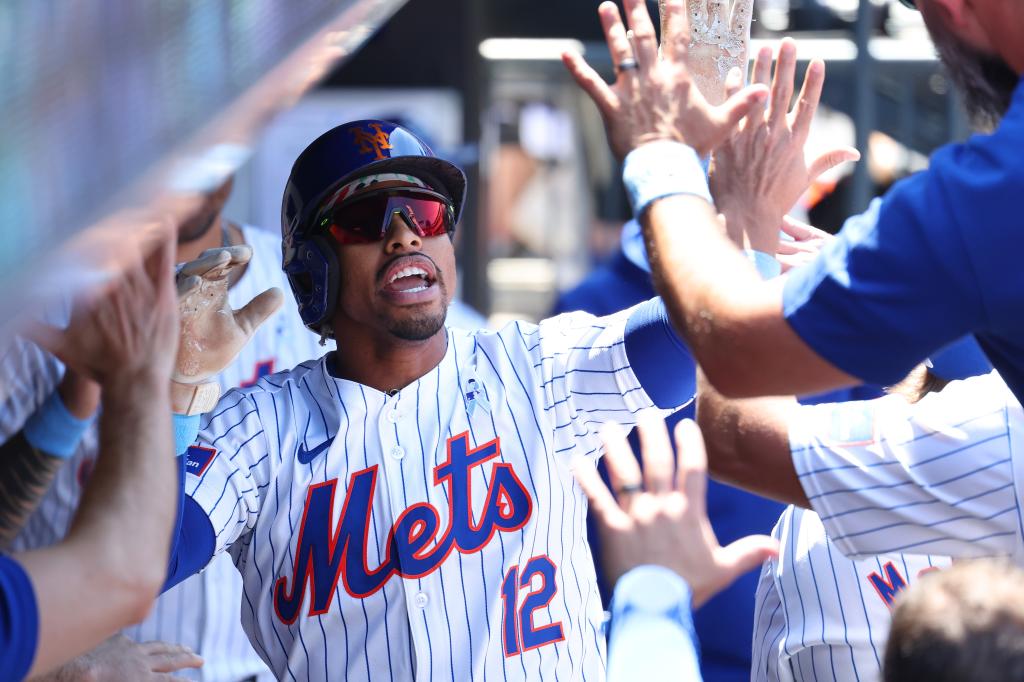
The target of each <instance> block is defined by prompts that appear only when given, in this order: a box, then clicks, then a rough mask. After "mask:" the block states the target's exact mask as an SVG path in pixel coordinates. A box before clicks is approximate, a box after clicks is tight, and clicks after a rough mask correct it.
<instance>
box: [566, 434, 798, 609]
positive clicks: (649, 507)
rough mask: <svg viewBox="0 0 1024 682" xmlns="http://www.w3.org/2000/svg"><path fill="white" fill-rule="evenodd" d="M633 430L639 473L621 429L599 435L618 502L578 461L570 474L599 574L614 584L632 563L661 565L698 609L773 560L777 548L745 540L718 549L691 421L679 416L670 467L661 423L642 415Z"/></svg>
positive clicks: (700, 448)
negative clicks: (596, 537) (590, 520)
mask: <svg viewBox="0 0 1024 682" xmlns="http://www.w3.org/2000/svg"><path fill="white" fill-rule="evenodd" d="M637 428H638V429H639V431H640V445H641V447H642V448H643V454H642V456H643V462H644V469H643V472H642V473H641V471H640V467H639V465H638V464H637V461H636V458H635V457H633V452H632V451H631V450H630V447H629V443H628V442H627V441H626V436H625V434H624V433H623V432H622V429H620V428H617V427H616V425H609V426H607V427H605V429H604V430H603V431H602V434H601V438H602V440H603V441H604V445H605V458H606V461H607V462H608V473H609V474H610V477H611V481H612V487H614V488H615V489H616V494H617V496H618V500H616V498H615V497H614V496H613V495H612V493H611V491H609V490H608V488H607V486H605V484H604V481H602V480H601V477H600V475H599V474H598V473H597V470H596V469H595V468H594V467H593V465H592V464H590V463H589V462H581V463H580V464H579V465H578V466H577V467H576V468H575V470H574V472H575V475H576V480H577V481H579V484H580V487H582V488H583V491H584V492H585V493H586V494H587V497H588V498H590V512H591V513H592V514H593V515H594V516H595V518H596V519H597V523H598V528H599V530H600V533H601V541H602V543H603V544H604V547H605V552H604V559H605V570H606V571H607V572H608V574H609V576H610V577H611V578H612V579H613V580H618V579H619V578H620V577H621V576H622V575H623V574H625V573H626V572H627V571H629V570H630V569H632V568H635V567H636V566H641V565H646V564H655V565H659V566H666V567H668V568H670V569H672V570H673V571H675V572H676V573H678V574H679V575H681V576H682V577H683V578H685V579H686V581H687V583H689V585H690V589H691V590H692V592H693V606H694V608H698V607H700V606H701V605H702V604H703V603H704V602H706V601H707V600H708V599H710V598H711V597H712V596H714V595H715V594H716V593H718V592H719V591H721V590H723V589H725V588H726V587H728V586H729V585H730V584H731V583H732V582H733V581H734V580H736V578H738V577H739V576H740V575H742V574H743V573H746V572H747V571H749V570H750V569H752V568H754V567H755V566H757V565H758V564H760V563H762V562H763V561H765V560H766V559H769V558H771V557H773V556H776V555H777V554H778V543H776V542H775V540H773V539H772V538H770V537H766V536H763V535H751V536H748V537H745V538H741V539H739V540H737V541H736V542H733V543H732V544H730V545H728V546H726V547H722V546H721V545H719V544H718V538H716V537H715V531H714V530H712V528H711V522H710V521H708V514H707V508H706V506H705V503H706V496H707V455H706V453H705V452H704V440H703V438H702V437H701V434H700V429H699V428H697V425H696V424H695V423H694V422H693V421H691V420H689V419H684V420H683V421H682V422H680V423H679V425H678V426H677V427H676V433H675V436H676V451H677V453H678V455H677V456H678V462H677V463H676V464H675V465H674V466H673V464H672V446H671V444H670V443H669V438H668V429H666V428H665V422H664V420H662V419H661V417H660V416H657V415H644V416H643V417H642V418H641V420H640V423H639V425H638V427H637Z"/></svg>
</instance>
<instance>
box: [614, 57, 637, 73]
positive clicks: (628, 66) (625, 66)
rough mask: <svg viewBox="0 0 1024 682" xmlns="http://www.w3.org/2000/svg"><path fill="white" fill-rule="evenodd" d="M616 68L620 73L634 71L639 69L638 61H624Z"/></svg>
mask: <svg viewBox="0 0 1024 682" xmlns="http://www.w3.org/2000/svg"><path fill="white" fill-rule="evenodd" d="M615 68H616V70H617V71H619V72H622V71H632V70H633V69H635V68H637V64H636V60H635V59H623V60H622V61H621V62H619V65H618V66H617V67H615Z"/></svg>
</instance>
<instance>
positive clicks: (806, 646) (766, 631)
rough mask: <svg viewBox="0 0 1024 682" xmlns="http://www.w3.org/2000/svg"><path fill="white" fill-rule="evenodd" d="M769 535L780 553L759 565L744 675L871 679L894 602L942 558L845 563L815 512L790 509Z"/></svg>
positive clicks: (788, 681)
mask: <svg viewBox="0 0 1024 682" xmlns="http://www.w3.org/2000/svg"><path fill="white" fill-rule="evenodd" d="M772 535H773V536H774V537H775V538H776V539H777V540H778V541H779V545H780V547H781V551H780V553H779V558H778V559H777V560H770V561H766V562H765V564H764V566H762V568H761V580H760V582H759V583H758V586H757V596H756V600H755V603H756V605H755V607H754V637H753V656H752V668H751V675H750V678H751V680H753V681H754V682H761V681H763V680H771V681H772V682H775V681H777V680H778V681H784V682H803V681H805V680H808V681H813V680H848V681H850V682H853V681H856V682H875V680H878V679H879V675H880V673H881V662H882V658H883V656H884V654H885V642H886V639H887V638H888V635H889V624H890V621H891V618H892V611H891V609H892V605H893V600H894V598H895V597H896V595H897V594H899V592H901V591H902V590H903V589H905V588H906V587H908V586H910V585H912V584H913V583H914V582H916V581H917V578H918V576H919V575H921V574H923V573H925V572H927V571H931V570H937V569H939V568H944V567H946V566H948V565H949V563H950V560H949V558H948V557H938V556H928V555H908V554H891V555H884V556H874V557H864V558H861V559H849V558H847V557H845V556H843V554H842V553H841V552H840V551H839V550H838V549H836V548H835V547H834V546H833V545H832V543H831V542H830V541H829V540H828V537H827V536H826V535H825V528H824V526H822V525H821V520H820V519H819V518H818V515H817V514H815V513H814V512H812V511H808V510H806V509H800V508H798V507H792V506H791V507H788V508H787V509H786V510H785V511H784V512H782V516H781V517H780V518H779V522H778V523H777V524H776V526H775V529H774V530H773V531H772Z"/></svg>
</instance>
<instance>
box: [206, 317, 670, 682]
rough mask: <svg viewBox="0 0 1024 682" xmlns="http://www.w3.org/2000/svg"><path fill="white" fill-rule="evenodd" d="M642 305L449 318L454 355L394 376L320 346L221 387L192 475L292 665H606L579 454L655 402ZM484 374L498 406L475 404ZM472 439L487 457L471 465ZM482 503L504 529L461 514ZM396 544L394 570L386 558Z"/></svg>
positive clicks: (272, 657)
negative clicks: (486, 322)
mask: <svg viewBox="0 0 1024 682" xmlns="http://www.w3.org/2000/svg"><path fill="white" fill-rule="evenodd" d="M628 313H629V311H627V312H626V313H623V314H619V315H616V316H613V317H609V318H593V317H591V316H588V315H584V314H580V313H577V314H572V315H566V316H562V317H558V318H554V319H552V320H547V321H545V322H542V323H541V324H540V325H539V326H533V325H527V324H521V323H515V324H510V325H508V326H507V327H505V328H504V329H503V330H501V331H500V332H496V333H495V332H476V333H470V332H463V331H457V330H448V348H447V351H446V353H445V356H444V358H443V360H442V361H441V363H440V364H439V365H438V366H437V367H436V368H435V369H433V370H432V371H431V372H429V373H428V374H427V375H425V376H424V377H422V378H420V379H419V380H418V381H416V382H414V383H412V384H410V385H409V386H407V387H405V388H404V389H402V390H401V391H400V392H399V393H398V394H397V395H394V396H388V395H386V394H384V393H381V392H378V391H376V390H373V389H370V388H366V387H364V386H361V385H359V384H357V383H354V382H351V381H346V380H341V379H337V378H334V377H333V376H331V374H330V372H329V370H328V364H327V361H325V360H324V359H321V360H319V361H315V362H306V363H303V364H302V365H300V366H299V367H297V368H295V369H294V370H293V371H289V372H284V373H281V374H277V375H273V376H269V377H266V378H264V379H262V380H261V381H260V382H259V383H258V384H257V386H256V387H254V388H251V389H246V390H241V391H232V392H230V393H228V394H227V395H225V396H224V397H223V398H222V399H221V402H220V404H219V405H218V406H217V407H216V408H215V410H214V411H213V412H212V413H211V414H210V415H209V416H207V417H206V418H204V423H203V426H202V429H201V432H200V435H199V439H198V444H199V445H202V446H205V447H211V448H215V449H216V451H217V454H216V456H215V457H214V458H213V460H212V462H211V463H210V464H209V466H208V467H206V469H205V472H204V473H203V474H202V476H201V477H197V476H193V475H190V476H188V477H187V480H186V492H187V493H189V494H190V495H191V496H192V497H193V498H194V499H195V500H196V501H197V502H198V503H199V504H200V506H201V507H203V508H204V509H205V510H206V511H207V514H208V515H209V517H210V519H211V522H212V525H213V528H214V532H215V533H216V546H217V551H223V550H225V549H228V550H229V551H230V552H231V553H232V555H233V556H234V557H235V558H236V561H237V563H238V565H239V567H240V569H241V571H242V574H243V578H244V582H245V599H244V604H245V608H244V610H243V618H244V624H245V627H246V630H247V632H248V633H249V635H250V637H251V638H252V640H253V641H254V642H255V643H256V646H257V649H258V650H259V652H260V653H261V654H262V655H263V656H264V658H265V660H266V661H267V662H268V663H269V664H270V666H271V668H272V669H273V670H274V671H275V673H276V674H277V676H278V677H279V678H280V679H285V680H306V679H313V680H327V679H347V678H351V679H371V680H389V681H390V680H407V679H412V678H413V677H415V679H420V680H432V679H446V680H479V681H480V682H485V681H486V680H492V681H497V680H502V681H504V680H525V679H538V678H540V677H542V676H543V677H544V678H546V679H555V678H556V677H557V678H558V679H600V678H601V677H603V670H604V656H605V652H604V644H603V636H602V635H601V622H602V611H601V606H600V599H599V597H598V594H597V586H596V583H595V578H594V569H593V561H592V558H591V555H590V550H589V547H588V546H587V543H586V539H585V538H586V533H585V517H586V501H585V497H584V496H583V494H582V492H581V491H580V490H579V488H578V487H577V486H576V484H575V481H574V479H573V476H572V473H571V471H570V466H569V465H570V462H571V461H574V460H573V458H577V457H578V458H589V459H591V460H593V459H595V458H596V457H597V455H598V454H599V447H600V446H599V441H598V438H597V435H596V430H597V426H598V424H600V423H602V422H605V421H611V420H614V421H619V422H623V423H627V424H630V423H632V422H633V420H634V415H635V414H636V413H637V412H639V411H640V410H641V409H643V408H646V407H650V406H651V401H650V399H649V398H648V396H647V395H646V393H645V392H644V391H643V389H642V388H641V387H640V386H639V384H638V382H637V379H636V377H635V375H634V374H633V372H632V370H631V368H630V367H629V364H628V361H627V359H626V353H625V347H624V344H623V333H624V327H625V322H626V320H627V318H628ZM470 379H475V380H476V385H477V387H479V388H482V390H483V396H484V397H485V398H486V401H487V403H488V404H489V406H490V409H489V410H488V409H480V406H479V405H477V407H476V408H473V407H472V405H471V404H470V403H472V402H473V401H472V400H471V399H470V396H468V395H467V394H470V393H471V392H472V391H471V390H468V387H469V385H470ZM470 413H472V414H470ZM325 444H329V445H325ZM467 453H468V456H471V457H472V456H484V455H487V456H488V457H490V458H489V459H487V460H486V461H484V462H483V463H482V464H476V465H473V466H468V467H467V466H463V467H462V469H461V472H462V473H461V474H460V473H458V472H459V466H458V463H459V462H460V461H461V462H462V463H463V464H465V462H466V460H465V457H466V456H467ZM488 453H490V454H489V455H488ZM584 465H590V463H589V462H584ZM453 471H455V472H456V473H454V474H453V473H452V472H453ZM466 472H468V476H469V479H468V482H464V483H462V484H460V483H459V480H460V476H463V477H464V476H465V475H466ZM367 477H372V484H373V485H372V487H371V488H369V490H370V492H369V493H366V490H367V485H366V482H367V481H368V480H370V479H369V478H367ZM495 491H497V492H495ZM502 491H504V494H502ZM325 492H326V493H328V494H329V496H327V497H325ZM524 494H525V496H526V498H525V502H524V497H523V495H524ZM325 499H326V502H325ZM456 499H457V500H458V501H459V502H458V505H455V500H456ZM467 502H468V507H469V508H468V510H467V509H466V508H465V504H466V503H467ZM453 506H457V507H458V508H456V509H454V511H453ZM310 510H316V511H317V513H316V514H314V513H313V512H312V511H310ZM424 510H428V511H426V512H424ZM307 514H309V517H307ZM434 514H436V521H433V520H432V519H433V518H434V517H433V516H432V515H434ZM417 515H418V517H419V518H423V519H427V520H426V521H422V522H420V521H418V522H417V523H418V524H420V525H418V526H417V525H416V524H413V525H412V526H409V525H402V524H401V523H399V527H398V530H397V531H395V533H394V535H392V529H393V528H394V527H395V525H396V522H399V520H400V519H405V518H412V517H413V516H417ZM467 515H468V516H467ZM467 518H468V521H469V524H468V525H470V526H476V527H480V526H483V531H481V532H486V531H487V525H488V524H491V525H493V526H495V528H492V529H491V530H493V534H490V535H488V537H487V538H481V537H479V536H474V533H473V532H467V531H465V529H464V528H463V529H462V530H461V531H460V530H459V528H462V526H463V525H465V522H466V519H467ZM499 518H500V519H501V522H498V520H499ZM449 526H451V527H449ZM364 532H365V535H364ZM453 536H454V540H453V539H452V538H453ZM421 537H422V542H420V538H421ZM389 538H391V541H390V542H389V541H388V539H389ZM417 543H419V544H418V545H417ZM446 543H447V545H446ZM413 545H417V547H418V549H415V548H413ZM297 546H301V547H302V548H303V550H302V551H301V552H299V553H298V555H297V554H296V547H297ZM446 546H448V547H450V549H451V551H450V553H446V554H444V556H445V558H444V560H443V561H437V557H436V556H434V555H433V552H435V550H438V548H439V547H441V548H442V549H444V548H445V547H446ZM395 554H397V556H398V557H399V558H398V559H397V560H394V556H395ZM389 558H390V559H391V560H392V562H391V564H389V565H391V566H392V568H393V569H394V570H395V571H397V574H389V576H384V577H382V576H381V575H380V574H379V573H375V571H376V569H378V567H380V566H381V565H382V564H383V563H385V562H387V561H389ZM427 558H430V560H427ZM549 566H550V567H553V572H550V571H547V567H549ZM297 568H298V573H296V569H297ZM421 569H422V570H421ZM546 571H547V572H546ZM509 576H514V577H513V578H511V579H510V577H509ZM515 576H519V578H518V581H516V579H515ZM385 578H386V579H385ZM510 581H511V582H510ZM516 583H518V587H517V586H516ZM531 595H532V596H531ZM548 598H549V599H548ZM510 603H511V609H510V610H511V612H512V613H520V617H519V621H518V624H519V627H518V628H512V629H508V628H507V627H506V626H508V624H509V622H510V621H509V611H510V610H509V608H507V607H508V604H510ZM527 621H529V622H527ZM513 622H515V621H514V619H513ZM509 632H514V633H519V634H520V635H521V636H517V637H516V639H515V640H514V641H513V642H509V640H508V638H507V637H505V636H504V635H506V634H507V633H509ZM531 633H532V634H531ZM537 633H541V634H539V635H538V634H537ZM558 635H560V636H561V639H560V640H559V639H558ZM552 639H555V640H557V641H553V642H552V641H550V640H552ZM545 641H546V642H548V643H546V644H545V643H544V642H545ZM534 645H536V646H534ZM510 647H511V648H513V649H515V650H518V651H520V652H521V653H512V654H511V655H506V653H505V652H506V650H508V649H509V648H510Z"/></svg>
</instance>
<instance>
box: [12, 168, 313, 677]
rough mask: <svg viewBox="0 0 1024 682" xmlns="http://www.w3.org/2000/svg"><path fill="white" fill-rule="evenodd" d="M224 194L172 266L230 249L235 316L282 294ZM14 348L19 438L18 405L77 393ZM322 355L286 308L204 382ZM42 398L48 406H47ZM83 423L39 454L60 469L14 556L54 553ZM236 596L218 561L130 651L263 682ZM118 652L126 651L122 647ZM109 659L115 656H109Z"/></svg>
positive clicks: (190, 227)
mask: <svg viewBox="0 0 1024 682" xmlns="http://www.w3.org/2000/svg"><path fill="white" fill-rule="evenodd" d="M229 193H230V181H229V182H227V183H225V184H224V185H223V186H222V187H221V188H220V189H219V190H218V191H217V192H215V193H213V194H212V195H211V198H210V200H209V202H208V204H207V205H206V210H205V211H204V212H202V213H201V214H200V215H199V216H198V217H197V218H196V219H195V220H193V221H191V222H190V223H186V224H184V225H182V226H181V227H180V228H179V246H178V254H179V258H182V257H183V258H184V259H186V260H187V259H191V258H195V257H196V256H197V255H198V254H199V253H200V252H201V251H202V249H203V248H205V247H206V246H216V245H218V244H222V245H224V246H227V247H229V248H230V250H231V252H232V254H233V255H234V256H235V258H236V263H235V267H234V270H233V272H234V274H235V275H236V276H237V280H233V281H231V282H230V284H231V286H230V288H227V287H226V285H227V284H228V282H226V281H225V282H224V284H225V288H226V295H227V296H228V298H229V300H230V301H231V302H233V303H234V304H235V305H236V307H241V306H242V304H244V303H246V302H248V301H250V300H251V299H253V298H254V297H256V295H257V294H259V293H260V292H262V291H264V290H265V289H267V288H268V287H274V286H277V287H278V288H282V287H283V286H284V284H285V283H284V277H283V274H282V272H281V270H280V261H279V256H278V254H279V253H280V242H279V240H278V239H277V237H276V236H274V235H272V234H271V233H269V232H267V231H265V230H260V229H257V228H255V227H250V226H245V225H243V226H238V225H234V224H231V223H229V222H228V221H227V220H225V219H223V218H222V217H221V215H220V212H221V209H222V207H223V204H224V202H225V201H226V199H227V197H228V194H229ZM250 254H251V258H250ZM204 264H205V265H206V266H207V267H211V266H212V265H213V264H214V263H213V261H211V259H210V257H206V258H204V259H200V261H198V262H197V263H194V264H193V268H194V267H201V266H203V265H204ZM239 273H241V274H240V276H239ZM186 274H187V273H186ZM264 300H269V299H268V298H265V299H264ZM15 343H16V344H17V345H16V346H14V347H12V348H11V349H10V350H9V352H8V353H7V354H6V356H5V359H4V375H3V376H4V383H5V387H6V391H7V394H8V396H10V398H11V400H10V401H5V405H6V404H8V403H20V404H19V406H18V407H17V409H14V410H11V411H7V410H6V409H5V411H4V413H3V415H2V417H0V430H2V432H3V435H4V436H5V437H9V436H10V435H11V434H13V433H14V432H16V431H18V429H20V428H21V425H22V423H24V420H25V415H24V414H22V412H24V407H23V405H43V406H44V409H43V411H44V412H45V411H46V410H47V409H50V410H51V411H52V410H56V409H59V408H60V406H59V405H58V406H54V405H53V404H52V402H53V401H54V400H58V401H59V399H65V400H67V399H69V398H70V399H71V400H74V398H73V395H74V392H70V393H68V392H61V393H60V395H59V396H58V395H57V393H56V392H55V391H54V386H55V385H56V383H57V382H58V381H60V377H61V375H62V373H63V367H62V366H61V365H60V363H59V362H58V361H57V360H56V359H55V358H54V357H53V356H51V355H48V354H46V353H45V352H42V351H40V350H39V349H38V348H37V347H35V346H34V344H31V343H29V342H27V341H24V340H20V339H18V340H16V342H15ZM322 352H323V351H322V349H321V348H319V347H318V346H317V337H316V336H315V335H313V334H312V333H310V332H309V331H308V330H306V329H305V327H304V326H303V325H302V322H301V320H300V319H299V318H298V315H297V314H296V311H295V310H294V307H292V306H287V307H285V308H284V309H283V310H281V311H280V312H278V313H277V314H275V315H274V316H273V317H272V318H271V319H270V320H269V321H268V323H267V324H265V325H263V326H262V327H260V328H259V329H258V330H257V331H256V332H255V334H254V335H253V337H252V342H251V343H249V344H248V345H246V346H245V348H244V349H242V351H241V352H240V353H239V354H238V357H237V358H236V359H235V361H234V362H233V363H231V364H230V365H228V366H227V367H225V368H224V370H223V372H221V373H220V374H219V376H216V377H211V378H210V381H211V382H212V383H214V384H215V385H216V389H215V390H216V391H218V392H221V391H223V390H226V389H227V388H231V387H235V386H247V385H252V384H254V383H255V382H256V381H257V380H258V379H259V378H260V377H262V376H265V375H267V374H270V373H272V372H273V371H275V370H276V369H280V368H283V367H289V366H292V365H294V364H296V363H298V362H300V361H302V360H306V359H309V358H313V357H318V356H319V355H320V354H321V353H322ZM67 380H68V379H67V378H65V381H67ZM29 393H34V394H36V395H35V398H36V400H32V399H31V398H32V396H27V395H26V394H29ZM49 394H53V396H54V397H53V398H51V399H50V402H45V400H46V396H47V395H49ZM24 398H29V399H24ZM19 399H21V400H19ZM22 400H23V402H22ZM92 409H94V407H93V408H92ZM90 411H91V410H90ZM81 424H82V426H81V430H80V431H79V432H78V435H77V438H74V439H73V442H71V443H70V444H69V445H68V446H67V447H65V448H63V451H62V453H60V454H61V455H63V457H62V458H60V459H57V458H53V457H46V456H43V455H40V456H41V457H42V458H43V460H44V462H47V461H53V462H57V464H58V468H55V469H53V473H52V474H51V475H52V476H53V478H52V479H48V480H47V483H49V481H50V480H52V483H49V488H48V489H47V488H46V485H42V486H41V487H39V488H38V489H39V491H42V490H46V492H45V495H43V496H42V499H41V500H40V501H39V503H38V509H37V510H36V511H35V512H34V513H33V514H32V515H31V516H30V517H29V518H28V520H27V522H26V523H25V525H24V528H23V530H22V532H21V533H20V535H19V536H18V537H17V538H16V539H15V540H14V542H13V545H12V546H13V548H14V549H15V550H25V549H31V548H35V547H42V546H46V545H49V544H52V543H54V542H56V541H58V540H59V539H61V538H63V537H64V536H65V534H66V533H67V532H68V529H69V526H70V523H71V521H72V519H73V518H74V513H75V509H76V508H77V506H78V501H79V499H80V496H81V493H82V490H83V488H84V485H85V483H86V481H87V480H88V477H89V473H90V472H91V470H92V468H93V467H94V465H95V462H96V457H97V452H98V447H99V443H98V434H97V431H96V428H95V426H94V425H89V424H88V422H81ZM29 430H30V431H31V428H30V429H29ZM79 439H80V440H79ZM11 440H14V441H17V439H11ZM29 440H30V441H31V440H33V439H32V438H30V439H29ZM20 442H21V443H24V445H23V447H24V448H25V449H26V450H28V451H27V452H25V453H21V454H19V453H11V452H8V451H6V450H5V456H7V459H8V461H11V460H13V459H19V460H22V461H24V460H25V459H26V458H29V457H32V452H33V449H32V448H31V447H29V446H31V445H36V444H37V443H25V442H24V441H20ZM53 449H54V448H53V447H51V448H46V447H44V448H42V451H44V452H46V453H47V455H49V454H52V452H51V451H52V450H53ZM241 596H242V589H241V582H240V580H239V578H238V574H237V572H236V571H235V569H234V568H233V567H232V566H231V562H230V559H229V557H226V556H225V557H220V558H218V559H217V560H216V561H214V562H213V563H212V564H211V565H210V567H209V568H208V570H206V571H204V572H203V573H202V574H201V575H199V576H196V577H195V578H192V579H190V580H188V581H185V582H184V583H182V584H181V585H179V586H177V587H175V588H174V589H172V590H170V591H168V592H167V593H165V594H164V595H162V596H161V597H160V599H159V600H158V602H157V604H156V605H155V607H154V608H153V610H152V612H151V613H150V614H149V616H148V617H147V619H146V620H145V621H144V622H142V623H140V624H139V625H136V626H133V627H131V628H129V629H128V630H126V631H125V634H126V635H127V636H129V637H130V638H131V639H132V640H135V641H136V642H147V641H150V640H161V641H166V642H173V643H176V644H182V645H185V646H188V647H189V648H191V649H192V650H194V651H196V652H198V653H199V654H200V655H202V656H203V657H204V659H205V664H204V666H203V668H202V670H200V671H182V672H180V673H178V674H179V675H180V676H183V677H190V678H195V679H202V680H215V681H223V682H238V681H239V680H245V679H249V678H250V677H253V676H259V675H262V676H263V677H264V678H269V671H267V669H266V666H265V665H264V664H263V663H262V661H261V660H260V659H259V657H258V656H257V655H256V653H255V651H253V649H252V646H251V645H250V644H249V642H248V639H247V638H246V636H245V633H244V632H243V631H242V629H241V624H240V616H239V603H240V601H241ZM124 646H128V645H127V643H124ZM108 653H109V655H110V656H114V657H116V656H117V652H116V651H113V650H112V651H110V652H108Z"/></svg>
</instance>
